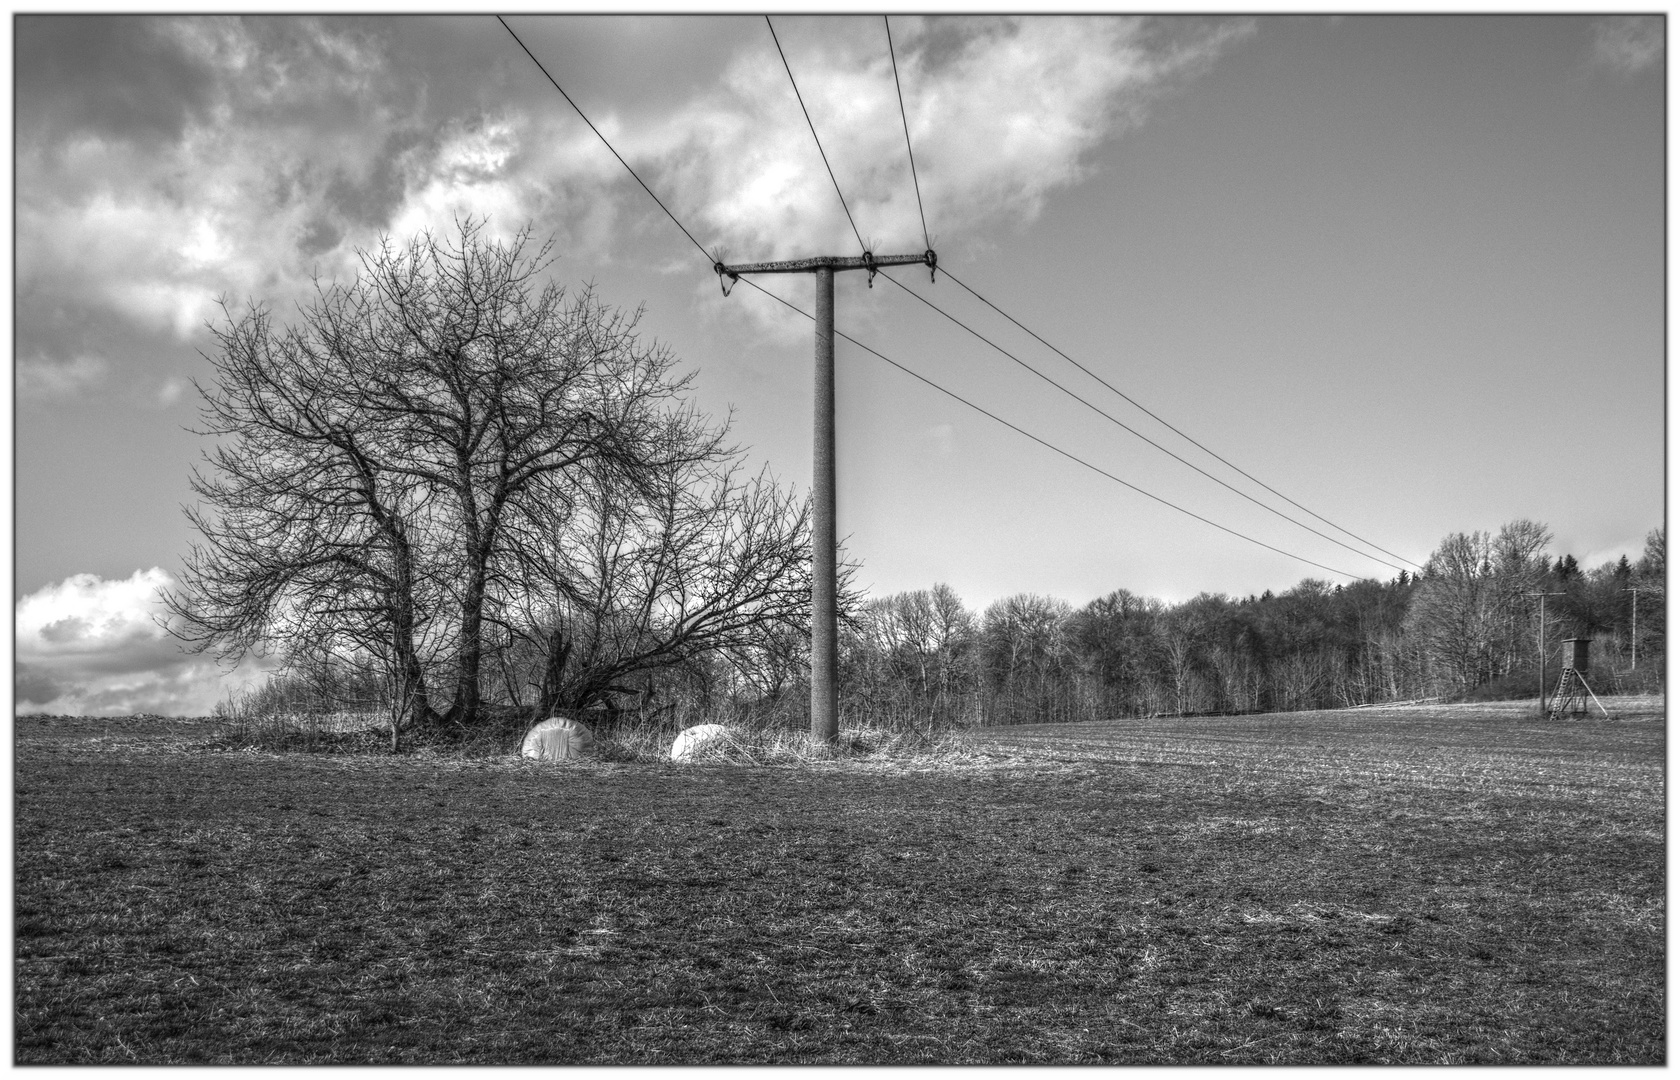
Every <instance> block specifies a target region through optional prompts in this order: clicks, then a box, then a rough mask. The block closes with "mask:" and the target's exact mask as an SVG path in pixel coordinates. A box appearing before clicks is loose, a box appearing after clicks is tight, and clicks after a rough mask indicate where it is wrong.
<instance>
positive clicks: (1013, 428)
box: [496, 15, 1376, 581]
mask: <svg viewBox="0 0 1680 1080" xmlns="http://www.w3.org/2000/svg"><path fill="white" fill-rule="evenodd" d="M496 20H497V21H498V22H500V23H501V24H502V27H503V29H505V30H507V32H508V33H509V34H510V35H511V36H512V37H513V40H514V41H515V42H518V44H519V47H520V48H521V49H523V50H524V52H525V55H526V56H529V57H530V58H531V62H532V63H534V64H536V65H537V68H538V70H540V71H541V72H542V73H543V75H544V76H545V77H547V79H548V81H549V82H550V83H552V84H553V86H554V88H555V89H556V90H559V91H560V96H561V97H563V98H565V99H566V104H568V105H570V106H571V107H572V109H573V110H574V111H575V112H576V113H577V114H578V116H579V117H580V118H582V120H583V122H584V123H585V124H588V125H589V130H590V131H593V132H594V133H595V137H596V138H598V139H600V140H601V143H602V144H603V145H604V146H606V148H607V149H608V150H609V151H611V152H612V155H613V157H615V158H618V162H619V164H621V165H623V166H624V168H625V170H626V171H627V172H629V173H630V175H631V176H632V177H633V178H634V179H635V181H636V183H638V184H641V186H642V190H643V191H646V192H647V193H648V197H649V198H651V199H652V200H653V201H654V202H655V203H658V204H659V208H660V209H661V210H664V211H665V216H666V217H669V218H670V219H671V223H672V224H673V225H675V226H676V227H677V228H678V229H680V230H681V231H682V234H683V235H684V236H686V237H688V239H689V241H690V242H691V243H693V244H694V246H695V247H697V248H699V249H700V253H701V254H702V255H704V256H706V258H707V260H708V261H710V262H713V263H714V264H715V263H716V260H715V259H713V257H712V254H711V252H709V251H707V250H706V248H705V246H704V245H703V244H701V243H700V241H698V240H696V239H694V234H693V233H691V232H689V231H688V229H687V228H685V227H684V226H683V223H682V222H681V221H678V220H677V216H676V215H675V214H673V213H671V211H670V208H669V207H667V206H666V205H665V204H664V203H663V202H661V201H660V198H659V196H657V195H655V194H654V193H653V189H652V188H649V187H648V186H647V184H646V183H644V182H643V181H642V178H641V177H640V176H637V175H636V170H635V169H632V168H631V167H630V163H629V162H627V161H625V160H624V158H623V156H622V155H620V154H619V152H618V151H617V150H614V149H613V145H612V143H610V142H608V141H607V137H606V136H605V135H603V134H601V130H600V129H599V128H597V127H596V126H595V125H594V124H593V123H590V120H589V117H588V116H586V115H585V114H584V111H583V110H582V109H580V108H578V105H577V102H575V101H573V100H572V98H571V95H569V94H567V93H566V91H565V90H564V89H561V86H560V84H559V83H558V82H556V81H555V79H554V76H552V75H550V74H549V73H548V69H547V68H546V67H543V63H542V61H541V60H538V59H537V58H536V56H535V55H533V54H532V52H531V50H530V49H529V48H526V46H525V43H524V42H523V41H520V39H519V35H518V34H515V33H514V32H513V27H511V26H508V24H507V21H506V20H505V19H503V18H502V17H501V16H500V15H498V16H496ZM772 33H774V31H773V30H772ZM779 48H780V46H779V45H778V49H779ZM789 75H790V77H791V75H792V72H789ZM807 120H809V116H807ZM812 134H813V135H815V134H816V132H815V130H814V129H813V131H812ZM831 176H832V174H831ZM836 190H838V185H836ZM848 216H849V214H848ZM741 280H742V281H745V282H746V283H747V284H748V285H751V286H752V287H753V288H755V289H757V290H758V291H759V292H761V293H763V294H764V295H765V296H768V297H770V298H771V299H772V300H775V301H776V302H777V303H779V304H782V305H783V306H784V307H787V308H790V309H792V310H793V311H796V312H798V313H799V314H800V315H803V316H804V317H805V318H807V319H815V316H813V315H812V314H811V313H810V312H808V311H805V310H804V309H803V308H801V307H799V306H798V305H797V304H793V303H791V302H789V301H787V300H784V299H782V298H781V297H780V296H777V295H776V294H775V293H773V292H771V291H770V290H768V289H766V288H764V286H762V285H760V284H758V282H756V281H754V280H753V279H752V278H750V277H743V278H741ZM958 284H961V282H959V283H958ZM963 287H964V288H965V289H966V288H968V286H966V285H964V286H963ZM969 291H970V292H973V290H972V289H970V290H969ZM975 295H976V296H977V297H979V299H981V300H982V301H985V298H984V297H980V296H979V294H978V293H975ZM987 306H990V307H993V310H997V308H996V307H995V306H994V305H991V304H990V303H989V302H987ZM998 313H999V314H1000V315H1002V314H1004V313H1003V312H1001V311H999V312H998ZM1004 317H1005V318H1009V316H1008V315H1004ZM1010 321H1011V322H1014V320H1013V319H1011V320H1010ZM1016 325H1020V324H1019V323H1017V324H1016ZM1022 329H1023V330H1025V329H1026V328H1025V327H1022ZM1027 332H1028V333H1029V334H1030V333H1032V331H1030V330H1028V331H1027ZM835 333H836V335H837V336H839V337H843V338H845V339H846V340H847V341H849V342H851V343H852V344H853V345H856V346H857V347H858V348H860V349H862V350H863V351H864V352H866V353H869V354H870V355H871V356H874V357H876V358H877V359H880V360H882V361H885V362H886V363H887V364H890V365H891V366H892V367H895V368H897V369H898V370H899V371H902V372H904V373H905V374H906V375H909V376H910V377H911V378H913V379H915V380H917V381H918V382H922V383H926V384H927V385H928V386H930V387H932V388H933V389H935V390H937V391H939V392H940V393H941V394H944V395H945V396H946V397H949V398H951V399H953V400H954V401H957V402H958V403H960V404H962V405H966V406H968V407H969V408H970V409H973V410H974V411H975V412H977V413H980V414H981V415H982V416H986V417H988V418H990V419H992V420H995V421H997V422H998V423H1000V424H1002V425H1003V426H1004V427H1006V428H1009V429H1010V430H1011V431H1014V432H1016V433H1018V434H1020V435H1025V436H1026V437H1027V438H1029V439H1031V440H1032V441H1033V442H1035V443H1038V444H1039V445H1040V446H1043V447H1045V448H1046V449H1049V450H1053V451H1055V452H1056V453H1058V454H1060V455H1061V456H1063V457H1065V458H1067V459H1068V460H1070V461H1073V462H1075V463H1077V464H1079V465H1083V466H1084V467H1085V468H1087V469H1090V470H1091V471H1092V472H1095V473H1099V474H1101V475H1102V476H1104V477H1107V478H1108V479H1110V480H1113V481H1114V482H1115V483H1117V484H1120V485H1122V486H1124V487H1127V488H1130V489H1131V490H1133V491H1135V492H1137V493H1138V494H1140V495H1143V496H1145V497H1146V498H1149V499H1153V500H1154V501H1155V502H1158V503H1160V504H1162V505H1163V506H1167V507H1171V508H1172V509H1174V510H1177V511H1178V512H1179V513H1181V514H1185V515H1187V516H1189V517H1192V518H1195V519H1196V520H1197V521H1200V522H1202V523H1203V524H1205V525H1211V526H1213V527H1214V528H1216V529H1218V530H1220V531H1221V532H1226V533H1229V534H1231V535H1232V536H1235V537H1238V538H1240V539H1243V540H1247V541H1248V542H1249V543H1251V544H1256V545H1258V546H1260V547H1263V548H1265V549H1266V550H1267V551H1272V552H1276V553H1277V554H1279V555H1282V556H1284V557H1285V558H1290V559H1294V560H1295V561H1296V562H1301V563H1306V564H1307V565H1308V566H1316V567H1318V568H1319V569H1320V570H1328V571H1329V572H1330V573H1332V574H1336V575H1338V576H1340V577H1345V578H1348V579H1349V580H1351V581H1357V580H1359V578H1358V576H1357V575H1354V574H1350V573H1348V572H1347V571H1345V570H1337V569H1336V568H1335V567H1333V566H1326V565H1324V564H1323V563H1321V562H1314V561H1313V560H1312V559H1308V558H1305V557H1303V556H1300V555H1296V554H1294V553H1293V552H1289V551H1285V550H1283V549H1282V548H1280V547H1273V546H1272V545H1271V544H1268V543H1266V542H1265V541H1264V540H1257V539H1255V538H1254V537H1252V536H1249V535H1247V534H1246V533H1241V532H1238V531H1237V530H1235V529H1232V528H1229V527H1227V526H1224V525H1221V524H1219V523H1218V522H1217V521H1211V520H1209V519H1208V518H1205V517H1203V516H1202V515H1200V514H1198V513H1196V512H1194V511H1192V510H1186V509H1185V508H1184V507H1182V506H1179V505H1178V504H1176V503H1173V502H1170V501H1168V500H1166V499H1163V498H1161V497H1160V496H1159V495H1155V494H1152V493H1151V492H1148V491H1145V490H1144V489H1143V488H1140V487H1138V486H1137V485H1136V484H1133V483H1131V482H1130V481H1127V480H1122V479H1120V477H1118V476H1115V475H1114V474H1113V473H1111V472H1108V471H1107V470H1106V469H1102V468H1099V467H1098V466H1096V465H1093V464H1091V463H1090V462H1088V461H1086V460H1084V459H1083V458H1080V457H1078V456H1076V455H1074V454H1070V453H1069V452H1068V451H1066V450H1063V449H1062V448H1061V447H1059V446H1056V445H1054V444H1052V443H1049V442H1046V441H1045V440H1043V439H1041V438H1039V437H1038V436H1037V435H1034V434H1033V433H1032V432H1030V431H1027V430H1025V429H1023V428H1020V427H1017V426H1016V425H1014V424H1012V423H1010V422H1009V421H1008V420H1005V419H1004V418H1003V417H1001V416H998V415H997V414H996V413H993V412H991V411H989V410H987V409H984V408H982V407H981V406H979V405H976V404H974V403H973V402H972V401H969V400H968V399H967V398H965V397H963V396H962V395H960V394H957V393H955V392H953V391H951V390H947V389H945V388H944V387H943V386H940V385H939V384H938V383H936V382H934V381H933V380H932V379H929V378H927V377H926V376H924V375H921V374H918V373H917V372H915V371H912V370H911V369H909V368H907V367H905V366H904V365H903V364H900V363H899V362H898V361H896V360H893V359H892V358H891V357H888V356H886V355H884V354H883V353H880V352H878V351H876V350H875V349H872V348H870V347H869V346H868V345H865V344H864V343H863V342H861V341H859V340H857V339H856V338H854V337H852V336H851V335H850V334H847V333H845V332H844V331H842V330H836V331H835ZM1033 336H1034V337H1037V336H1038V335H1036V334H1034V335H1033ZM1039 340H1041V341H1042V340H1043V339H1042V338H1040V339H1039ZM1045 344H1049V343H1048V342H1046V343H1045ZM1051 348H1054V346H1051ZM1058 351H1059V350H1058ZM1098 381H1099V382H1100V381H1101V380H1098ZM1104 385H1106V384H1104ZM1110 389H1113V388H1112V387H1110ZM1115 392H1116V393H1119V391H1115ZM1121 396H1124V395H1121ZM1127 400H1130V399H1129V398H1128V399H1127ZM1134 404H1135V402H1134ZM1138 407H1139V408H1142V406H1138ZM1145 411H1147V410H1145ZM1151 415H1153V414H1151ZM1162 422H1163V423H1165V421H1162ZM1169 426H1170V425H1169ZM1175 430H1176V429H1175ZM1186 438H1188V436H1186ZM1209 452H1210V453H1211V451H1209ZM1233 467H1234V466H1233ZM1239 471H1240V470H1239ZM1245 475H1246V474H1245ZM1308 512H1309V513H1310V512H1311V511H1308ZM1314 516H1317V515H1314ZM1344 531H1345V530H1344ZM1372 546H1373V547H1375V546H1376V545H1372Z"/></svg>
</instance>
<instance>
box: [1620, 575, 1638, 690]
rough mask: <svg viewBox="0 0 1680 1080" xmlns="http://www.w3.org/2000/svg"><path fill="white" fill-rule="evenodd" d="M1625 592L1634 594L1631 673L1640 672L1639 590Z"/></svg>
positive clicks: (1625, 590)
mask: <svg viewBox="0 0 1680 1080" xmlns="http://www.w3.org/2000/svg"><path fill="white" fill-rule="evenodd" d="M1622 591H1623V592H1630V593H1632V594H1633V664H1632V666H1631V667H1629V668H1628V670H1629V671H1638V670H1639V590H1638V589H1637V588H1631V589H1623V590H1622Z"/></svg>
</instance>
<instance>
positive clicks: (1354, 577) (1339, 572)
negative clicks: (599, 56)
mask: <svg viewBox="0 0 1680 1080" xmlns="http://www.w3.org/2000/svg"><path fill="white" fill-rule="evenodd" d="M741 280H742V281H745V282H746V283H747V284H748V285H751V286H752V287H753V288H755V289H757V290H758V291H759V292H761V293H763V294H764V295H765V296H768V297H769V298H770V299H772V300H774V301H776V302H777V303H779V304H782V305H783V306H784V307H787V308H791V309H792V310H794V311H797V312H798V313H799V314H801V315H803V316H805V317H806V318H807V319H815V318H816V316H814V315H812V314H810V313H809V312H807V311H805V309H803V308H801V307H800V306H799V305H797V304H795V303H792V302H791V301H788V300H784V299H782V298H781V297H780V296H777V295H776V294H775V293H773V292H771V291H770V290H769V289H766V288H765V287H764V286H762V285H760V284H759V283H758V282H756V281H754V280H753V279H751V278H742V279H741ZM835 334H836V335H837V336H839V337H843V338H845V339H846V340H847V341H849V342H851V343H852V344H853V345H856V346H857V347H858V348H860V349H862V350H863V351H864V352H866V353H869V354H870V355H871V356H874V357H876V358H877V359H879V360H884V361H886V362H887V363H888V364H891V365H892V366H893V367H895V368H897V369H898V370H900V371H902V372H904V374H906V375H908V376H910V377H911V378H912V379H915V380H917V381H918V382H922V383H925V384H927V385H928V386H931V387H932V388H933V389H935V390H937V391H939V392H940V393H941V394H944V395H945V396H946V397H948V398H951V399H952V400H954V401H957V402H960V403H962V404H963V405H967V406H968V407H969V408H971V409H973V410H974V411H975V412H977V413H979V414H981V415H982V416H986V417H989V418H991V419H993V420H996V421H997V422H998V423H1000V424H1002V425H1003V426H1004V427H1006V428H1008V429H1009V430H1011V431H1014V432H1016V433H1017V434H1020V435H1025V436H1026V437H1027V438H1029V439H1031V440H1032V441H1033V442H1035V443H1038V444H1039V445H1040V446H1042V447H1045V448H1046V449H1049V450H1054V451H1055V452H1056V453H1058V454H1060V455H1062V456H1063V457H1065V458H1067V459H1068V460H1069V461H1073V462H1076V463H1078V464H1080V465H1083V466H1085V467H1086V468H1087V469H1090V470H1091V471H1092V472H1094V473H1098V474H1099V475H1102V476H1105V477H1107V478H1108V479H1110V480H1113V481H1114V482H1115V483H1117V484H1121V485H1123V486H1125V487H1128V488H1131V489H1132V490H1133V491H1135V492H1137V493H1138V494H1139V495H1142V496H1144V497H1146V498H1150V499H1154V500H1155V501H1156V502H1158V503H1160V504H1161V505H1163V506H1168V507H1171V508H1172V509H1174V510H1177V511H1178V512H1179V513H1181V514H1185V515H1188V516H1189V517H1193V518H1195V519H1196V520H1197V521H1200V522H1202V523H1203V524H1205V525H1212V526H1213V527H1214V528H1216V529H1218V530H1220V531H1221V532H1227V533H1230V534H1231V535H1232V536H1235V537H1238V538H1240V539H1243V540H1247V541H1248V542H1249V543H1251V544H1258V545H1259V546H1261V547H1263V548H1265V549H1266V550H1267V551H1275V552H1276V553H1278V554H1279V555H1283V556H1285V557H1287V558H1291V559H1294V560H1295V561H1296V562H1304V563H1306V564H1307V565H1308V566H1316V567H1318V568H1319V569H1320V570H1328V571H1330V572H1331V573H1332V574H1336V575H1338V576H1340V577H1345V578H1347V579H1348V580H1350V581H1358V580H1360V578H1359V575H1357V574H1350V573H1348V572H1347V571H1346V570H1337V569H1336V568H1335V567H1333V566H1325V565H1324V564H1323V563H1321V562H1314V561H1313V560H1311V559H1308V558H1306V557H1305V556H1301V555H1296V554H1294V553H1293V552H1289V551H1285V550H1283V549H1282V548H1280V547H1273V546H1272V545H1271V544H1268V543H1266V542H1265V541H1264V540H1256V539H1255V538H1254V537H1252V536H1249V535H1248V534H1247V533H1241V532H1238V531H1237V530H1236V529H1232V528H1229V527H1227V526H1225V525H1221V524H1219V522H1217V521H1211V520H1209V519H1208V518H1205V517H1203V516H1202V515H1200V514H1198V513H1196V512H1195V511H1194V510H1186V509H1185V508H1184V507H1182V506H1179V505H1178V504H1177V503H1175V502H1171V501H1169V500H1167V499H1163V498H1161V496H1159V495H1156V494H1153V493H1151V492H1148V491H1145V490H1144V489H1142V488H1140V487H1138V486H1137V485H1136V484H1134V483H1132V482H1131V481H1129V480H1122V479H1120V478H1119V477H1118V476H1115V475H1114V474H1113V473H1111V472H1109V471H1108V470H1106V469H1103V468H1101V467H1099V466H1096V465H1093V464H1091V463H1090V462H1089V461H1086V460H1085V459H1084V458H1082V457H1079V456H1078V455H1076V454H1071V453H1069V452H1068V451H1066V450H1063V449H1062V448H1061V447H1059V446H1056V445H1055V444H1054V443H1050V442H1046V441H1045V440H1044V439H1041V438H1039V437H1038V436H1037V435H1034V434H1033V433H1032V432H1030V431H1027V430H1026V429H1024V428H1020V427H1017V426H1016V425H1014V424H1012V423H1010V422H1009V421H1008V420H1005V419H1004V418H1003V417H1001V416H999V415H997V414H996V413H994V412H991V411H990V410H988V409H985V408H983V407H981V406H979V405H976V404H974V402H972V401H970V400H968V399H967V398H965V397H963V396H962V395H961V394H958V393H956V392H954V391H951V390H947V389H945V387H943V386H940V385H939V384H938V383H936V382H934V381H933V380H932V379H930V378H928V377H927V376H925V375H921V374H918V373H917V372H915V371H912V370H910V369H909V368H907V367H905V366H904V365H903V364H901V363H899V362H898V361H896V360H894V359H892V358H891V357H889V356H886V355H884V354H882V353H880V352H877V351H876V350H874V349H872V348H870V347H869V346H868V345H865V344H864V343H863V342H861V341H859V340H858V339H857V338H854V337H852V336H851V335H850V334H848V333H846V332H845V331H843V330H836V331H835Z"/></svg>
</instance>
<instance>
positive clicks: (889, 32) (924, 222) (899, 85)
mask: <svg viewBox="0 0 1680 1080" xmlns="http://www.w3.org/2000/svg"><path fill="white" fill-rule="evenodd" d="M881 22H882V23H884V24H886V27H887V55H888V56H889V57H891V58H892V69H893V87H894V88H895V89H897V90H898V118H899V119H900V120H902V121H904V152H905V153H907V154H909V155H910V182H911V183H912V184H914V185H915V187H916V212H917V213H918V214H920V215H921V216H922V239H923V240H924V241H926V243H927V246H928V250H929V251H932V250H933V237H931V236H929V235H928V227H927V211H926V210H924V209H922V182H921V181H920V180H918V179H917V178H916V151H914V150H912V149H910V118H909V117H908V116H906V115H905V114H904V84H903V83H901V82H899V81H898V55H897V54H896V53H895V52H894V51H893V43H892V23H891V22H890V21H888V19H887V17H886V15H884V14H883V15H882V16H881Z"/></svg>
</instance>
